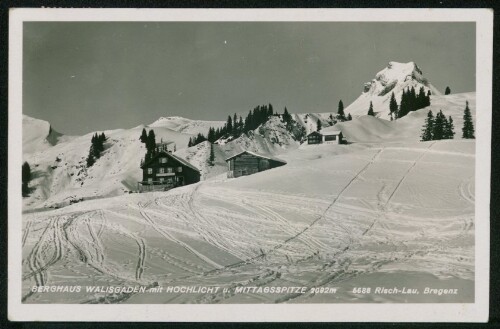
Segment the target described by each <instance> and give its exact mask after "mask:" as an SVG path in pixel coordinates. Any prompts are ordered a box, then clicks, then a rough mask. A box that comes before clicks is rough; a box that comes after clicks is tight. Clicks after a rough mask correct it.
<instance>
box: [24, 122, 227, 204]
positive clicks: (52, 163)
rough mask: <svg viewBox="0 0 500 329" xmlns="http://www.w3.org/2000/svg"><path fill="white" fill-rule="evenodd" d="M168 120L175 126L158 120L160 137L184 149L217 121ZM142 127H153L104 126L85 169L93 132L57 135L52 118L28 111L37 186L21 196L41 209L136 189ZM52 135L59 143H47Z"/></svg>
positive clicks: (27, 145) (27, 143) (29, 157)
mask: <svg viewBox="0 0 500 329" xmlns="http://www.w3.org/2000/svg"><path fill="white" fill-rule="evenodd" d="M177 121H178V124H176V122H177ZM169 124H170V127H171V128H173V129H170V128H168V126H169V125H160V124H158V122H157V124H156V125H155V127H154V131H155V135H156V140H157V141H158V142H159V141H160V140H163V141H169V142H172V143H173V144H175V145H176V147H177V149H181V148H186V147H187V144H188V141H189V138H191V137H192V136H194V133H197V129H198V130H199V129H202V128H203V127H205V126H208V125H214V124H219V122H211V121H202V122H201V123H197V122H196V121H193V120H188V119H184V118H180V119H172V120H169ZM143 128H146V130H149V126H144V125H140V126H138V127H135V128H131V129H116V130H106V131H104V133H105V135H106V136H107V137H108V139H107V141H106V143H105V145H104V146H105V151H104V152H103V154H102V156H101V158H100V159H99V160H98V161H97V162H96V163H95V164H94V165H93V166H92V167H90V168H86V165H85V164H86V161H85V159H86V158H87V156H88V152H89V148H90V144H91V143H90V141H91V137H92V135H93V134H94V133H95V132H92V133H89V134H86V135H83V136H73V137H66V136H62V135H56V133H55V132H54V131H52V132H51V134H49V131H50V130H51V129H50V124H49V123H48V122H46V121H43V120H38V119H33V118H30V117H28V116H24V117H23V129H24V131H26V133H25V134H23V161H28V163H29V164H30V165H31V167H32V172H33V180H32V182H31V184H30V186H32V187H33V188H32V190H33V191H32V193H31V194H30V196H29V197H28V198H24V199H23V202H24V206H25V207H28V208H34V207H35V208H38V207H48V206H54V205H67V204H68V203H69V202H75V201H79V200H82V199H90V198H97V197H105V196H113V195H120V194H123V193H127V192H129V191H131V190H132V191H133V190H136V188H137V181H139V180H140V179H142V172H141V170H140V168H139V164H140V161H141V158H142V157H143V156H144V154H145V153H146V150H145V147H144V144H142V143H141V142H140V141H139V137H140V135H141V132H142V129H143ZM176 128H177V129H179V130H182V131H184V132H179V131H177V130H175V129H176ZM203 129H204V128H203ZM207 129H208V128H207ZM185 131H191V132H193V133H185ZM99 133H100V132H99ZM47 136H48V137H49V138H47ZM53 136H57V139H56V138H52V140H56V141H57V142H56V143H50V142H49V140H51V137H53Z"/></svg>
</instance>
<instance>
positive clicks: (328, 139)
mask: <svg viewBox="0 0 500 329" xmlns="http://www.w3.org/2000/svg"><path fill="white" fill-rule="evenodd" d="M336 139H337V136H336V135H326V136H325V141H334V140H336Z"/></svg>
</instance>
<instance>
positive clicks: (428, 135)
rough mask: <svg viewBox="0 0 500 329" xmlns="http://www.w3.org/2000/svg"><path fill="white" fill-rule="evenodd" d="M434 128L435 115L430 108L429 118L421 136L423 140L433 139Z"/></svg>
mask: <svg viewBox="0 0 500 329" xmlns="http://www.w3.org/2000/svg"><path fill="white" fill-rule="evenodd" d="M433 129H434V115H433V114H432V111H431V110H429V112H428V113H427V118H426V119H425V124H424V127H423V129H422V135H421V136H420V138H421V141H422V142H426V141H430V140H432V139H433V136H432V132H433Z"/></svg>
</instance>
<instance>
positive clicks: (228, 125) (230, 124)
mask: <svg viewBox="0 0 500 329" xmlns="http://www.w3.org/2000/svg"><path fill="white" fill-rule="evenodd" d="M232 132H233V120H232V119H231V116H230V115H228V116H227V122H226V133H227V134H231V133H232Z"/></svg>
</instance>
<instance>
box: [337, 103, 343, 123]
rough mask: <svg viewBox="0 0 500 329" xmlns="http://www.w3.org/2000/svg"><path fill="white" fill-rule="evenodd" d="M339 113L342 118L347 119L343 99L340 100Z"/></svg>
mask: <svg viewBox="0 0 500 329" xmlns="http://www.w3.org/2000/svg"><path fill="white" fill-rule="evenodd" d="M337 115H338V116H339V117H340V118H342V119H345V114H344V103H343V102H342V100H340V101H339V107H338V109H337Z"/></svg>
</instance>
